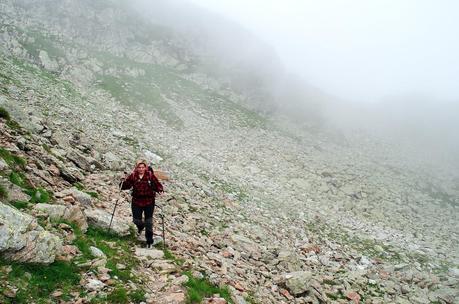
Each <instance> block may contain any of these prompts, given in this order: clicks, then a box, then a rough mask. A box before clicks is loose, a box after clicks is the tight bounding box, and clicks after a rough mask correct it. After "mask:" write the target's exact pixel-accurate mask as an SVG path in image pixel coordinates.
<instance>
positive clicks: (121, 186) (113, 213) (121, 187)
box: [108, 172, 127, 232]
mask: <svg viewBox="0 0 459 304" xmlns="http://www.w3.org/2000/svg"><path fill="white" fill-rule="evenodd" d="M124 174H127V173H126V172H124ZM123 184H124V179H123V181H122V182H121V183H120V187H119V192H118V194H119V195H120V197H119V198H118V199H117V200H116V202H115V207H114V208H113V212H112V218H111V219H110V225H108V232H110V229H111V228H112V222H113V217H114V216H115V211H116V207H117V206H118V203H119V201H120V199H121V198H122V197H121V189H123Z"/></svg>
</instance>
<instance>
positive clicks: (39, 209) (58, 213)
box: [34, 204, 88, 232]
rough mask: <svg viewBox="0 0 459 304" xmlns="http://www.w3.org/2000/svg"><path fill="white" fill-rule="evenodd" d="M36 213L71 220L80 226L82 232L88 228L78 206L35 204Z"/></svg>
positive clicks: (56, 218) (54, 218) (55, 218)
mask: <svg viewBox="0 0 459 304" xmlns="http://www.w3.org/2000/svg"><path fill="white" fill-rule="evenodd" d="M34 210H35V211H36V214H37V215H38V214H46V215H47V216H49V218H51V219H53V220H66V221H69V222H73V223H75V224H77V225H78V227H80V229H81V231H82V232H86V230H87V229H88V223H87V221H86V216H85V215H84V213H83V211H82V210H81V209H80V208H79V207H78V206H72V205H70V206H65V205H55V204H54V205H53V204H36V205H35V206H34Z"/></svg>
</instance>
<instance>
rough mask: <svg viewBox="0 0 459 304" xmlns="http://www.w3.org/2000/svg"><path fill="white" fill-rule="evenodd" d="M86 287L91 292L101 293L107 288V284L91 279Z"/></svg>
mask: <svg viewBox="0 0 459 304" xmlns="http://www.w3.org/2000/svg"><path fill="white" fill-rule="evenodd" d="M84 287H85V288H86V289H87V290H89V291H100V290H102V289H103V288H104V287H105V284H104V283H102V282H101V281H99V280H97V279H90V280H89V281H88V283H86V285H85V286H84Z"/></svg>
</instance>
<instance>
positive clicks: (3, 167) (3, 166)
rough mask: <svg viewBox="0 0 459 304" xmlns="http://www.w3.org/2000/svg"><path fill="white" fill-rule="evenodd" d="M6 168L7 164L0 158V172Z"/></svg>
mask: <svg viewBox="0 0 459 304" xmlns="http://www.w3.org/2000/svg"><path fill="white" fill-rule="evenodd" d="M8 168H9V166H8V164H7V163H6V162H5V161H4V160H3V159H2V158H0V171H5V170H6V169H8Z"/></svg>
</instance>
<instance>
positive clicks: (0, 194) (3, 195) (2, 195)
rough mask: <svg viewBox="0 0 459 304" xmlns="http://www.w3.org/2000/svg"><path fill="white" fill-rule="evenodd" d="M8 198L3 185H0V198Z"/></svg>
mask: <svg viewBox="0 0 459 304" xmlns="http://www.w3.org/2000/svg"><path fill="white" fill-rule="evenodd" d="M5 198H8V191H6V189H5V187H3V185H0V199H5Z"/></svg>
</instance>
